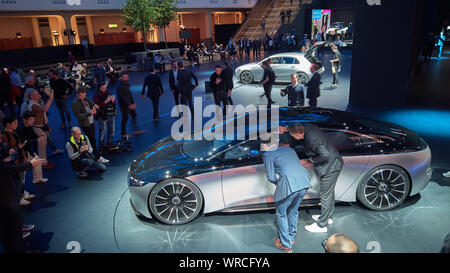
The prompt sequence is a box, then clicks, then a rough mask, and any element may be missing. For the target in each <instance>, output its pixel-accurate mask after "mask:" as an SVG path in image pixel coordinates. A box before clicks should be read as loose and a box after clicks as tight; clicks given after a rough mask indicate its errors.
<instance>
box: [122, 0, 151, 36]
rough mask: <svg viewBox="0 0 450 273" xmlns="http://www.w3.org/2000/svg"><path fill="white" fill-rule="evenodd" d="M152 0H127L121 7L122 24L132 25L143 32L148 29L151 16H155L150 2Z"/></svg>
mask: <svg viewBox="0 0 450 273" xmlns="http://www.w3.org/2000/svg"><path fill="white" fill-rule="evenodd" d="M152 1H154V0H127V1H126V3H125V5H124V7H123V8H122V18H123V22H124V24H126V25H128V26H130V27H132V28H133V29H134V30H135V31H141V32H143V33H145V32H147V31H149V30H150V24H151V23H152V19H151V18H155V17H156V15H155V10H154V9H152V8H151V6H150V3H151V2H152Z"/></svg>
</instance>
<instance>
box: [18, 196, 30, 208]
mask: <svg viewBox="0 0 450 273" xmlns="http://www.w3.org/2000/svg"><path fill="white" fill-rule="evenodd" d="M29 205H31V202H30V201H28V200H25V199H24V198H21V199H20V206H21V207H26V206H29Z"/></svg>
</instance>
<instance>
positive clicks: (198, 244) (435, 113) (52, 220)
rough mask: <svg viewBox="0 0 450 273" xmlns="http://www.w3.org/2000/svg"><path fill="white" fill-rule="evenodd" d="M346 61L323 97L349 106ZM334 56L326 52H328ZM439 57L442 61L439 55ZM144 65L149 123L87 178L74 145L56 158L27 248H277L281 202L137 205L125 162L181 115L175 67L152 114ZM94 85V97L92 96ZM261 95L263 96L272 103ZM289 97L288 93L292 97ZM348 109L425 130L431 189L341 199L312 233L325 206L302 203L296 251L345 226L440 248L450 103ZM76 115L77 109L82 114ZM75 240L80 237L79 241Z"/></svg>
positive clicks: (58, 136)
mask: <svg viewBox="0 0 450 273" xmlns="http://www.w3.org/2000/svg"><path fill="white" fill-rule="evenodd" d="M343 57H344V63H343V72H342V73H341V84H340V86H339V88H338V89H334V90H327V89H329V88H328V86H329V83H330V82H331V72H330V67H329V65H328V66H327V67H326V69H327V71H326V72H325V75H324V77H323V82H324V83H323V85H322V90H323V92H322V96H321V97H320V98H319V106H321V107H329V108H336V109H341V110H345V109H347V107H348V97H349V85H350V84H349V79H350V74H351V71H350V64H351V51H344V52H343ZM322 58H323V60H325V62H324V63H328V64H329V62H328V61H327V58H328V59H329V55H328V54H324V56H322ZM438 62H441V63H438ZM444 62H445V65H446V66H447V67H448V66H449V65H450V60H448V59H447V60H433V61H432V64H431V65H430V66H435V65H444V64H443V63H444ZM214 65H215V63H214V64H212V63H211V64H205V65H201V66H200V68H199V69H197V68H195V69H194V71H195V72H196V74H197V76H198V77H199V79H200V86H199V88H198V89H196V90H195V91H194V95H197V96H202V97H203V98H204V100H203V103H204V104H210V103H212V101H213V99H212V95H211V94H205V93H204V82H205V81H206V80H209V76H210V74H211V73H212V71H213V68H214ZM144 75H145V72H133V73H132V74H131V84H132V91H133V95H134V97H135V100H136V101H137V112H138V120H139V125H140V127H141V128H142V129H145V130H147V132H146V133H145V134H143V135H140V136H135V137H133V138H132V142H133V144H132V146H133V150H132V151H130V152H128V153H123V154H117V155H109V156H107V158H108V159H110V163H109V164H108V170H107V171H106V172H104V173H98V174H94V175H93V176H90V177H88V178H87V179H80V178H78V177H77V176H76V174H75V173H74V172H73V171H72V170H71V167H70V162H69V159H68V157H67V155H66V154H63V155H61V156H58V157H52V158H50V160H51V161H53V162H55V163H56V167H55V168H54V169H52V170H46V171H45V177H48V178H49V182H48V183H47V184H44V185H33V184H31V183H28V184H27V189H28V190H29V191H30V192H32V193H35V194H37V199H36V200H35V201H34V202H33V205H32V206H31V207H30V208H27V209H25V222H26V223H33V224H35V225H36V230H35V231H33V232H32V236H31V238H30V239H27V242H28V244H29V249H30V250H33V251H39V252H50V253H59V252H62V253H68V252H71V251H72V250H76V247H75V248H74V247H73V246H74V245H75V246H76V245H77V243H79V246H80V250H81V251H82V252H86V253H93V252H152V253H155V252H158V253H166V252H169V253H170V252H236V253H246V252H275V253H278V252H279V251H278V250H277V249H276V248H275V247H274V246H273V243H272V238H274V237H275V234H276V230H275V228H276V227H275V222H274V221H275V215H274V212H273V211H268V212H259V213H240V214H233V215H224V214H214V215H209V216H202V217H200V218H198V219H196V220H195V221H193V222H191V223H189V224H186V225H182V226H167V225H163V224H159V223H156V222H144V221H141V220H139V219H138V218H137V217H136V216H135V215H134V213H133V211H132V209H131V207H130V203H129V192H128V190H127V170H128V167H129V166H130V164H131V162H132V161H133V160H134V159H135V157H136V156H137V155H139V154H140V153H141V152H142V151H143V150H144V149H145V148H146V147H148V146H150V145H151V144H153V143H154V142H156V141H157V140H159V139H161V138H163V137H165V136H167V135H169V134H170V127H171V124H172V123H173V122H174V120H175V119H174V118H171V117H170V114H169V113H170V110H171V108H172V106H173V97H172V94H171V93H170V92H169V89H168V73H164V74H162V79H163V83H164V87H165V92H166V93H165V94H164V96H163V97H162V99H161V105H160V107H161V114H162V118H161V120H160V122H159V123H153V121H152V118H151V115H152V111H151V102H150V101H149V100H148V99H147V100H142V99H141V97H140V92H141V84H142V81H143V77H144ZM279 88H280V87H274V89H273V90H274V91H273V93H274V94H277V95H275V96H274V100H275V101H277V103H279V104H281V105H283V102H284V101H283V99H284V100H285V98H283V99H281V98H280V97H279ZM262 92H263V91H262V88H260V87H258V86H257V85H255V86H250V87H248V86H241V85H240V84H238V83H237V88H236V90H235V92H234V94H233V96H234V100H235V103H242V104H248V103H250V102H251V103H255V98H257V100H259V95H260V94H262ZM92 95H93V91H90V93H89V94H88V96H92ZM264 100H265V99H261V101H258V102H257V104H265V101H264ZM284 103H285V102H284ZM350 110H352V111H355V112H358V113H363V114H365V115H368V116H371V117H373V118H376V119H378V120H382V121H388V122H394V123H398V124H400V125H403V126H406V127H409V128H410V129H412V130H414V131H416V132H418V133H419V134H420V135H421V136H422V137H423V138H424V139H425V140H426V141H427V142H428V143H429V144H430V146H431V150H432V153H433V161H432V167H433V168H434V173H433V177H432V179H431V181H430V183H429V184H428V186H427V188H426V189H425V190H424V191H423V192H422V193H421V194H420V195H417V196H414V197H412V198H410V199H408V200H407V201H406V202H405V203H404V204H403V205H402V206H401V207H400V208H398V209H396V210H393V211H388V212H375V211H370V210H367V209H365V208H363V207H362V206H361V205H359V204H357V203H351V204H339V205H338V206H337V208H336V210H335V214H334V216H333V219H334V224H333V225H331V226H330V228H329V230H328V234H311V233H307V232H306V231H305V230H304V229H303V226H304V225H306V224H310V223H311V222H312V220H311V215H312V214H317V213H318V212H319V208H318V207H312V208H308V209H301V212H300V219H299V223H298V226H299V233H298V235H297V240H296V244H295V245H294V247H293V250H294V252H295V253H302V252H303V253H304V252H319V253H320V252H323V249H322V246H321V242H322V241H323V240H324V239H326V238H327V237H328V236H329V235H331V234H333V233H346V234H347V235H349V236H350V237H352V238H353V239H354V240H355V241H356V242H357V243H358V244H359V246H360V249H361V252H363V253H364V252H372V251H375V252H376V251H381V252H386V253H390V252H408V253H410V252H413V253H416V252H427V253H433V252H438V251H439V250H440V247H441V245H442V242H443V239H444V237H445V235H446V234H447V233H449V232H450V217H448V216H449V212H450V178H445V177H443V176H442V173H443V172H446V171H448V170H449V169H450V159H449V158H448V156H447V155H448V154H449V153H450V144H449V142H448V138H449V137H450V127H449V126H450V123H449V122H448V120H450V110H439V109H419V108H414V109H370V108H367V107H364V108H362V107H356V106H350ZM50 112H51V115H50V124H53V127H54V128H57V127H58V126H59V116H58V114H57V112H56V107H55V106H52V108H51V111H50ZM74 120H75V118H74ZM119 127H120V117H119V116H118V117H117V118H116V132H117V134H116V135H119ZM69 134H70V132H69V130H66V131H63V130H58V129H55V130H54V132H53V136H54V139H55V140H56V143H57V146H58V147H61V148H62V147H64V145H65V142H66V139H67V138H68V136H69ZM73 242H77V243H73Z"/></svg>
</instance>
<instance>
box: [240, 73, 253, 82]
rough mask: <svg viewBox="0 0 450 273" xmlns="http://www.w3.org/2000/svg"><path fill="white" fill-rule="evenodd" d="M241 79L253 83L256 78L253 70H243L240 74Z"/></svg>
mask: <svg viewBox="0 0 450 273" xmlns="http://www.w3.org/2000/svg"><path fill="white" fill-rule="evenodd" d="M240 80H241V82H243V83H245V84H250V83H252V82H253V80H254V78H253V74H252V72H250V71H244V72H242V73H241V76H240Z"/></svg>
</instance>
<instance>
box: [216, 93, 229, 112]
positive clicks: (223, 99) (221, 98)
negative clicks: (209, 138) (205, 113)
mask: <svg viewBox="0 0 450 273" xmlns="http://www.w3.org/2000/svg"><path fill="white" fill-rule="evenodd" d="M228 98H229V97H228V96H227V95H224V96H221V95H218V96H214V101H215V103H216V105H217V106H219V107H220V104H221V103H222V105H223V108H222V109H223V113H224V115H226V114H227V105H228V104H229V100H228Z"/></svg>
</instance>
